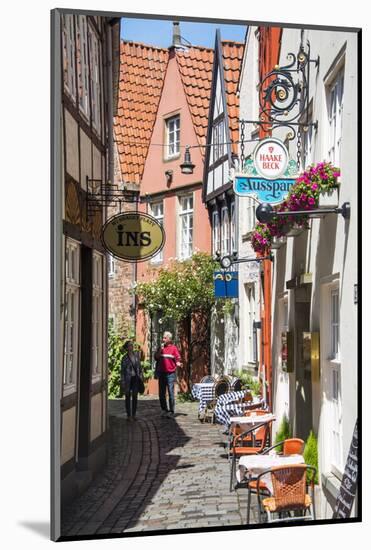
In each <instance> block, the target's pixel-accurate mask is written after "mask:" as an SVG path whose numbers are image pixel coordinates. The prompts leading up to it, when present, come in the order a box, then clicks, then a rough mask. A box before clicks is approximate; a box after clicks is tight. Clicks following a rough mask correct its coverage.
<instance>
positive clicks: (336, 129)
mask: <svg viewBox="0 0 371 550" xmlns="http://www.w3.org/2000/svg"><path fill="white" fill-rule="evenodd" d="M343 97H344V66H343V65H342V66H341V67H340V68H339V69H338V70H337V71H336V75H335V76H334V77H333V78H332V79H331V81H330V82H329V83H328V84H327V85H326V100H327V132H328V134H327V135H328V140H327V152H326V153H327V159H328V160H329V161H330V162H332V163H333V164H334V165H335V166H340V163H341V139H342V124H343Z"/></svg>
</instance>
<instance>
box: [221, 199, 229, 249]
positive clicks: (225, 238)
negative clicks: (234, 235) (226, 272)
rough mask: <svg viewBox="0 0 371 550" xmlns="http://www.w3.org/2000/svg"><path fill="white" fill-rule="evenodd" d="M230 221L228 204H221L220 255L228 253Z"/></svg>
mask: <svg viewBox="0 0 371 550" xmlns="http://www.w3.org/2000/svg"><path fill="white" fill-rule="evenodd" d="M230 246H231V239H230V222H229V211H228V206H223V207H222V209H221V249H222V250H221V255H222V257H223V256H227V255H229V254H230Z"/></svg>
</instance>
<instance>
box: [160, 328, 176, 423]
mask: <svg viewBox="0 0 371 550" xmlns="http://www.w3.org/2000/svg"><path fill="white" fill-rule="evenodd" d="M172 337H173V336H172V334H171V332H164V335H163V338H162V348H161V349H159V350H157V352H156V353H155V359H156V361H157V367H156V371H157V374H158V387H159V397H160V405H161V409H162V413H161V414H162V415H163V416H167V417H168V418H174V411H175V399H174V384H175V380H176V369H177V367H180V365H181V362H180V353H179V350H178V348H177V347H176V346H175V345H174V344H173V343H172ZM166 388H167V390H168V393H169V408H168V406H167V402H166Z"/></svg>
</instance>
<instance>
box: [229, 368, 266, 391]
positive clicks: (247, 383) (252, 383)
mask: <svg viewBox="0 0 371 550" xmlns="http://www.w3.org/2000/svg"><path fill="white" fill-rule="evenodd" d="M232 374H233V376H236V377H237V378H239V379H240V380H241V382H242V386H243V387H245V388H248V389H249V390H250V391H251V393H252V395H255V396H258V395H260V394H261V383H260V382H259V380H258V379H257V378H254V376H251V374H249V373H248V372H246V371H238V370H235V371H233V373H232Z"/></svg>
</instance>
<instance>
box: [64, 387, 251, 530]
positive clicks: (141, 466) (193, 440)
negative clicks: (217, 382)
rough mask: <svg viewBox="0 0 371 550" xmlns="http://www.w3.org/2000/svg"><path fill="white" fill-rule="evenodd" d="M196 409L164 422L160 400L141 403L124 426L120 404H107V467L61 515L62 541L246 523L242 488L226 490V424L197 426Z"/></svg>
mask: <svg viewBox="0 0 371 550" xmlns="http://www.w3.org/2000/svg"><path fill="white" fill-rule="evenodd" d="M197 410H198V403H183V404H179V403H178V404H177V410H176V417H175V419H168V418H162V417H161V416H160V407H159V403H158V399H157V398H148V397H147V398H141V399H140V401H139V403H138V420H137V421H136V422H128V421H127V420H126V416H125V414H124V401H123V400H115V401H111V402H110V403H109V414H110V428H111V429H110V444H109V457H108V463H107V466H106V468H105V470H104V471H103V472H102V473H101V474H100V475H99V476H98V477H97V478H96V479H95V480H94V481H93V483H92V484H91V485H90V487H89V488H88V490H87V491H86V492H85V493H84V494H83V495H82V496H81V497H79V498H78V499H77V500H76V501H74V502H73V503H72V504H70V505H69V506H68V507H67V508H66V510H65V511H64V514H63V518H62V536H76V535H80V536H84V535H93V534H108V533H129V532H133V531H148V532H150V531H154V530H157V529H182V528H192V527H195V528H199V527H214V526H219V527H220V526H222V525H223V526H224V525H225V526H228V525H229V526H231V525H241V524H243V523H245V521H246V500H247V498H246V497H247V495H246V490H243V489H241V490H239V491H237V492H232V493H230V492H229V463H228V458H227V455H226V450H225V447H224V443H225V440H226V437H225V435H223V433H222V432H223V426H220V425H217V424H214V425H213V424H202V423H200V422H199V421H198V419H197ZM252 516H253V517H252V520H253V521H254V514H252Z"/></svg>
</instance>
